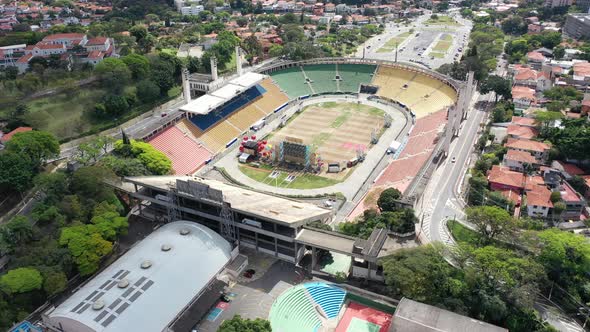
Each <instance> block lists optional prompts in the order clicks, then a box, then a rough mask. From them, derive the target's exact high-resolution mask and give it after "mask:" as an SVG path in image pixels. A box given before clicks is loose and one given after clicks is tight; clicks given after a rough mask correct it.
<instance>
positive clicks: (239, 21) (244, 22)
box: [236, 17, 248, 28]
mask: <svg viewBox="0 0 590 332" xmlns="http://www.w3.org/2000/svg"><path fill="white" fill-rule="evenodd" d="M236 23H237V24H238V26H239V27H240V28H243V27H245V26H246V25H248V19H247V18H245V17H238V18H237V19H236Z"/></svg>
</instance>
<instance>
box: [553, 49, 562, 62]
mask: <svg viewBox="0 0 590 332" xmlns="http://www.w3.org/2000/svg"><path fill="white" fill-rule="evenodd" d="M564 56H565V47H563V46H556V47H555V48H554V49H553V57H554V58H555V59H556V60H561V59H563V57H564Z"/></svg>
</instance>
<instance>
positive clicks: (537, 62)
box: [526, 51, 547, 69]
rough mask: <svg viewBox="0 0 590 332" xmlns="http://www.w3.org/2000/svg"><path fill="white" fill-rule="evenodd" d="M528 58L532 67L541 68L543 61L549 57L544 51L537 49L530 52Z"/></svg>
mask: <svg viewBox="0 0 590 332" xmlns="http://www.w3.org/2000/svg"><path fill="white" fill-rule="evenodd" d="M526 59H527V61H528V63H529V64H530V65H531V67H533V68H535V69H540V68H541V66H542V65H543V63H545V62H547V58H545V56H544V55H543V54H542V53H540V52H536V51H532V52H528V53H527V55H526Z"/></svg>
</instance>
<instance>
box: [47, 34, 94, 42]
mask: <svg viewBox="0 0 590 332" xmlns="http://www.w3.org/2000/svg"><path fill="white" fill-rule="evenodd" d="M84 36H86V35H85V34H83V33H56V34H53V35H49V36H46V37H45V38H43V40H46V41H47V40H57V39H83V38H84Z"/></svg>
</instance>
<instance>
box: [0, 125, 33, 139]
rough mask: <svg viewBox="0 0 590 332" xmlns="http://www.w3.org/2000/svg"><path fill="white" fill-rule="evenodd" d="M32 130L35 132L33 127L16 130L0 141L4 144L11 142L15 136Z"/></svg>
mask: <svg viewBox="0 0 590 332" xmlns="http://www.w3.org/2000/svg"><path fill="white" fill-rule="evenodd" d="M31 130H33V128H31V127H18V128H16V129H15V130H13V131H11V132H9V133H8V134H6V135H4V136H2V137H1V138H0V141H1V142H3V143H4V142H8V141H10V139H11V138H12V136H14V134H18V133H24V132H26V131H31Z"/></svg>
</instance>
